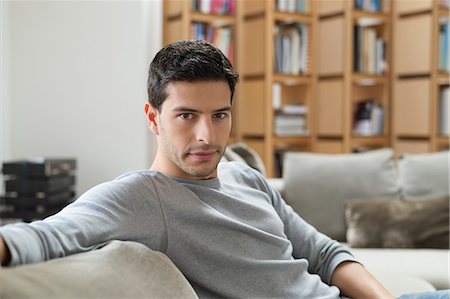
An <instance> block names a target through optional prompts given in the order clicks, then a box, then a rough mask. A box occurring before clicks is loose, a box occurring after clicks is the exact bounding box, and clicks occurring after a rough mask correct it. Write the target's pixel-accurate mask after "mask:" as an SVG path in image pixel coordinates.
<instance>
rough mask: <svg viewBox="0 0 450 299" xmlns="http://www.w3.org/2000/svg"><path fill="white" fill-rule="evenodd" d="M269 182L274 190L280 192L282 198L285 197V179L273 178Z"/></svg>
mask: <svg viewBox="0 0 450 299" xmlns="http://www.w3.org/2000/svg"><path fill="white" fill-rule="evenodd" d="M267 181H268V182H269V185H270V186H272V188H274V189H275V190H277V191H278V192H280V194H281V196H283V197H284V190H285V186H286V185H285V180H284V179H279V178H272V179H267Z"/></svg>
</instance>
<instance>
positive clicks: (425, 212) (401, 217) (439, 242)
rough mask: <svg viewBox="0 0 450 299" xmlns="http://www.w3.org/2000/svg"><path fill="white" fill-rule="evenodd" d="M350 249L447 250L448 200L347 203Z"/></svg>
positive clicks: (359, 201)
mask: <svg viewBox="0 0 450 299" xmlns="http://www.w3.org/2000/svg"><path fill="white" fill-rule="evenodd" d="M345 216H346V221H347V242H348V243H349V245H350V246H352V247H370V248H441V249H448V248H449V226H448V223H449V198H448V197H441V198H422V199H420V200H419V199H417V200H414V201H411V200H404V199H399V198H396V199H393V198H378V199H371V200H367V199H362V200H351V201H348V202H347V203H346V210H345Z"/></svg>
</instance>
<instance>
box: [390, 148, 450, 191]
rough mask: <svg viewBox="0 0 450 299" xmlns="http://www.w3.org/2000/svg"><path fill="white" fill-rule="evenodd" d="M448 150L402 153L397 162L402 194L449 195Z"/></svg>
mask: <svg viewBox="0 0 450 299" xmlns="http://www.w3.org/2000/svg"><path fill="white" fill-rule="evenodd" d="M448 169H449V152H448V151H445V152H438V153H428V154H415V155H408V154H406V155H404V156H402V158H401V159H400V160H399V162H398V176H399V182H400V188H401V192H402V196H403V197H404V198H409V199H412V198H416V197H422V196H448V195H449V175H448V172H449V171H448Z"/></svg>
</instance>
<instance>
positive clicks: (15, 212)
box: [0, 158, 76, 223]
mask: <svg viewBox="0 0 450 299" xmlns="http://www.w3.org/2000/svg"><path fill="white" fill-rule="evenodd" d="M75 169H76V161H75V160H74V159H45V158H39V159H31V160H21V161H10V162H4V163H3V165H2V174H3V180H4V195H3V196H1V197H0V218H1V220H2V223H3V221H6V222H14V221H25V222H30V221H33V220H37V219H43V218H45V217H47V216H49V215H51V214H54V213H56V212H57V211H59V210H60V209H62V208H63V207H64V206H66V205H67V204H68V203H70V202H72V201H73V200H74V198H75V190H74V187H75Z"/></svg>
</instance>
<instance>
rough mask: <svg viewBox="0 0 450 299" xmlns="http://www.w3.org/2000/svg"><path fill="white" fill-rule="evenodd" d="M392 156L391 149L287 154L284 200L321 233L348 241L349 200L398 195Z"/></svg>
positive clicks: (398, 190) (285, 159)
mask: <svg viewBox="0 0 450 299" xmlns="http://www.w3.org/2000/svg"><path fill="white" fill-rule="evenodd" d="M392 157H393V152H392V150H391V149H381V150H375V151H371V152H366V153H358V154H341V155H331V154H316V153H299V152H290V153H286V155H285V157H284V171H283V177H284V179H285V193H284V195H285V200H286V201H287V203H288V204H289V205H291V206H292V208H293V209H294V210H295V211H296V212H297V213H298V214H299V215H300V216H301V217H302V218H304V219H305V220H306V221H307V222H309V223H310V224H312V225H313V226H314V227H316V228H317V229H318V230H319V231H320V232H322V233H325V234H326V235H328V236H330V237H331V238H334V239H336V240H338V241H345V235H346V228H345V216H344V204H345V202H346V201H348V200H350V199H355V198H374V197H398V196H399V194H400V188H399V185H398V181H397V178H396V175H395V170H394V167H393V161H392Z"/></svg>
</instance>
